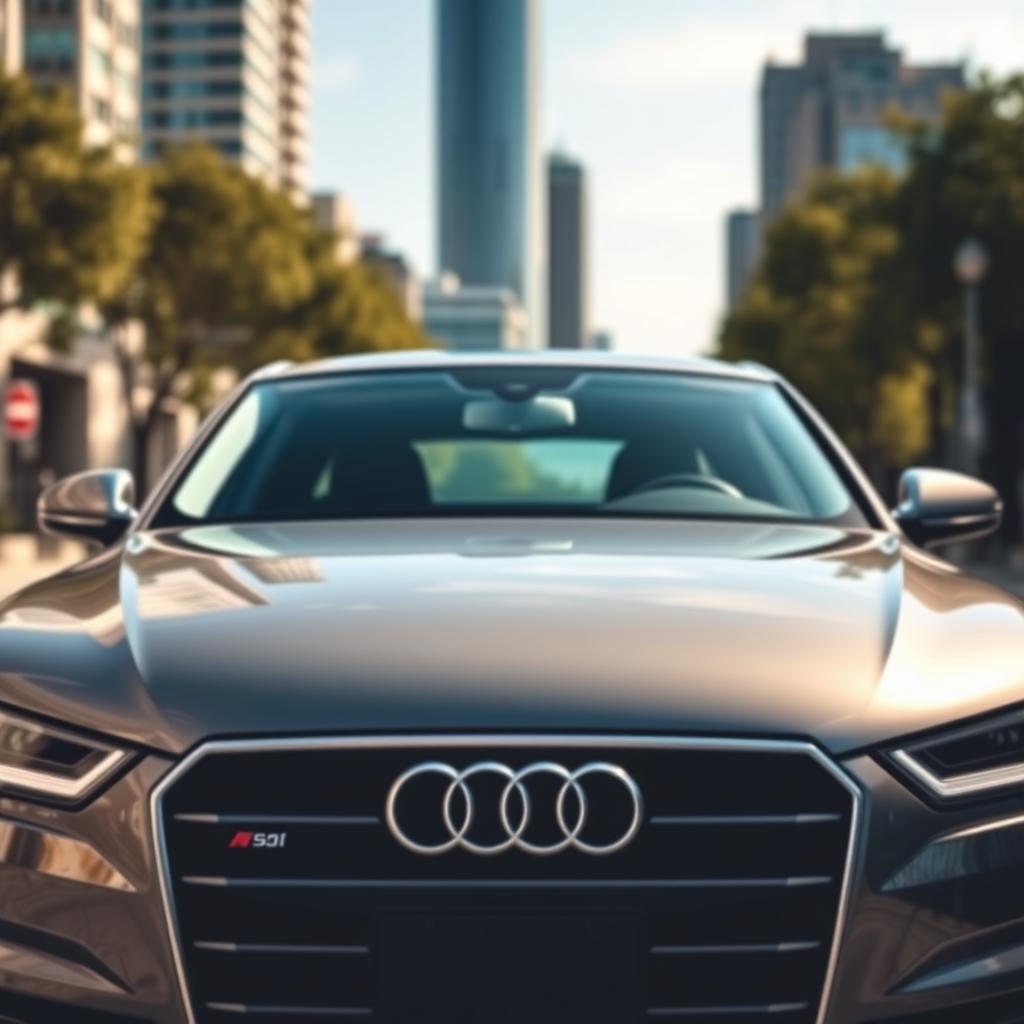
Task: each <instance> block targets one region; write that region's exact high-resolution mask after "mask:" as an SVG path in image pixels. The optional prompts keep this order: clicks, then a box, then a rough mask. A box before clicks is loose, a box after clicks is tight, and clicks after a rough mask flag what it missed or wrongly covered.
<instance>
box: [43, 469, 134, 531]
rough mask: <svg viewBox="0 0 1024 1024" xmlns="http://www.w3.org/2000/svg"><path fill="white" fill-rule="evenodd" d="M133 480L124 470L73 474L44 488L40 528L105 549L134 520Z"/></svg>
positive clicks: (103, 470)
mask: <svg viewBox="0 0 1024 1024" xmlns="http://www.w3.org/2000/svg"><path fill="white" fill-rule="evenodd" d="M134 501H135V481H134V479H133V478H132V475H131V473H129V472H128V471H127V470H126V469H96V470H90V471H88V472H86V473H76V474H75V475H74V476H69V477H65V478H64V479H63V480H58V481H57V482H56V483H55V484H52V485H51V486H50V487H47V488H46V490H45V491H43V493H42V494H41V495H40V496H39V505H38V509H37V514H38V519H39V526H40V528H41V529H42V530H43V531H44V532H46V533H55V534H63V535H64V536H67V537H75V538H77V539H78V540H86V541H90V542H92V543H94V544H100V545H102V546H103V547H108V546H109V545H111V544H113V543H114V542H115V541H118V540H120V539H121V537H122V536H124V534H125V533H126V532H127V530H128V527H129V526H131V525H132V523H133V522H134V521H135V516H136V511H135V509H134V507H133V503H134Z"/></svg>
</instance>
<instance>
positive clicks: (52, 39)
mask: <svg viewBox="0 0 1024 1024" xmlns="http://www.w3.org/2000/svg"><path fill="white" fill-rule="evenodd" d="M77 45H78V40H77V38H76V36H75V30H74V29H71V28H30V29H28V30H27V31H26V32H25V59H26V60H27V61H28V62H29V63H30V64H46V63H51V62H52V63H66V62H70V61H73V60H74V57H75V50H76V48H77Z"/></svg>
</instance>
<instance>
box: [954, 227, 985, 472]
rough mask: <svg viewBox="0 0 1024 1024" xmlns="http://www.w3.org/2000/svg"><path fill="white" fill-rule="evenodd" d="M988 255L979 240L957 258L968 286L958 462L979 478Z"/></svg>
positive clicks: (960, 250) (964, 247)
mask: <svg viewBox="0 0 1024 1024" xmlns="http://www.w3.org/2000/svg"><path fill="white" fill-rule="evenodd" d="M988 263H989V260H988V252H987V251H986V250H985V247H984V246H983V245H982V244H981V242H979V241H978V239H976V238H967V239H965V240H964V241H963V242H961V243H960V246H959V248H958V249H957V251H956V255H955V256H954V257H953V269H954V271H955V272H956V276H957V280H958V281H959V282H960V283H961V284H962V285H963V286H964V342H963V370H962V372H961V374H960V394H959V398H958V402H957V449H958V451H957V456H958V458H957V461H958V462H959V463H960V468H961V469H963V471H964V472H965V473H970V474H972V475H977V473H978V468H979V465H980V462H981V450H982V445H983V443H984V439H985V418H984V415H983V413H982V408H981V389H980V387H979V383H978V344H979V335H980V309H979V306H980V300H979V291H980V287H981V282H982V280H983V279H984V277H985V274H986V273H988Z"/></svg>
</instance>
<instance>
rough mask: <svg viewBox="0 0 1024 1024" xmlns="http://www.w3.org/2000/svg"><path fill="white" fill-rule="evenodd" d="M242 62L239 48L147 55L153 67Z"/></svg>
mask: <svg viewBox="0 0 1024 1024" xmlns="http://www.w3.org/2000/svg"><path fill="white" fill-rule="evenodd" d="M241 64H242V51H241V50H209V51H206V52H185V53H154V54H152V55H151V56H150V57H149V65H150V67H154V68H160V69H164V68H173V69H177V70H183V69H185V68H220V67H240V66H241Z"/></svg>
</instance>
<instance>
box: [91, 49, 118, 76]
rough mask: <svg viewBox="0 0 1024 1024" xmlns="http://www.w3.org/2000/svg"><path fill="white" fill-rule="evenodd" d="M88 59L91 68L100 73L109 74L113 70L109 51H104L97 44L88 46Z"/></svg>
mask: <svg viewBox="0 0 1024 1024" xmlns="http://www.w3.org/2000/svg"><path fill="white" fill-rule="evenodd" d="M89 60H91V61H92V66H93V69H94V70H95V71H96V72H97V74H100V75H110V74H111V73H112V72H113V70H114V62H113V61H112V60H111V59H110V54H109V53H104V52H103V50H101V49H100V48H99V47H98V46H90V47H89Z"/></svg>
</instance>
